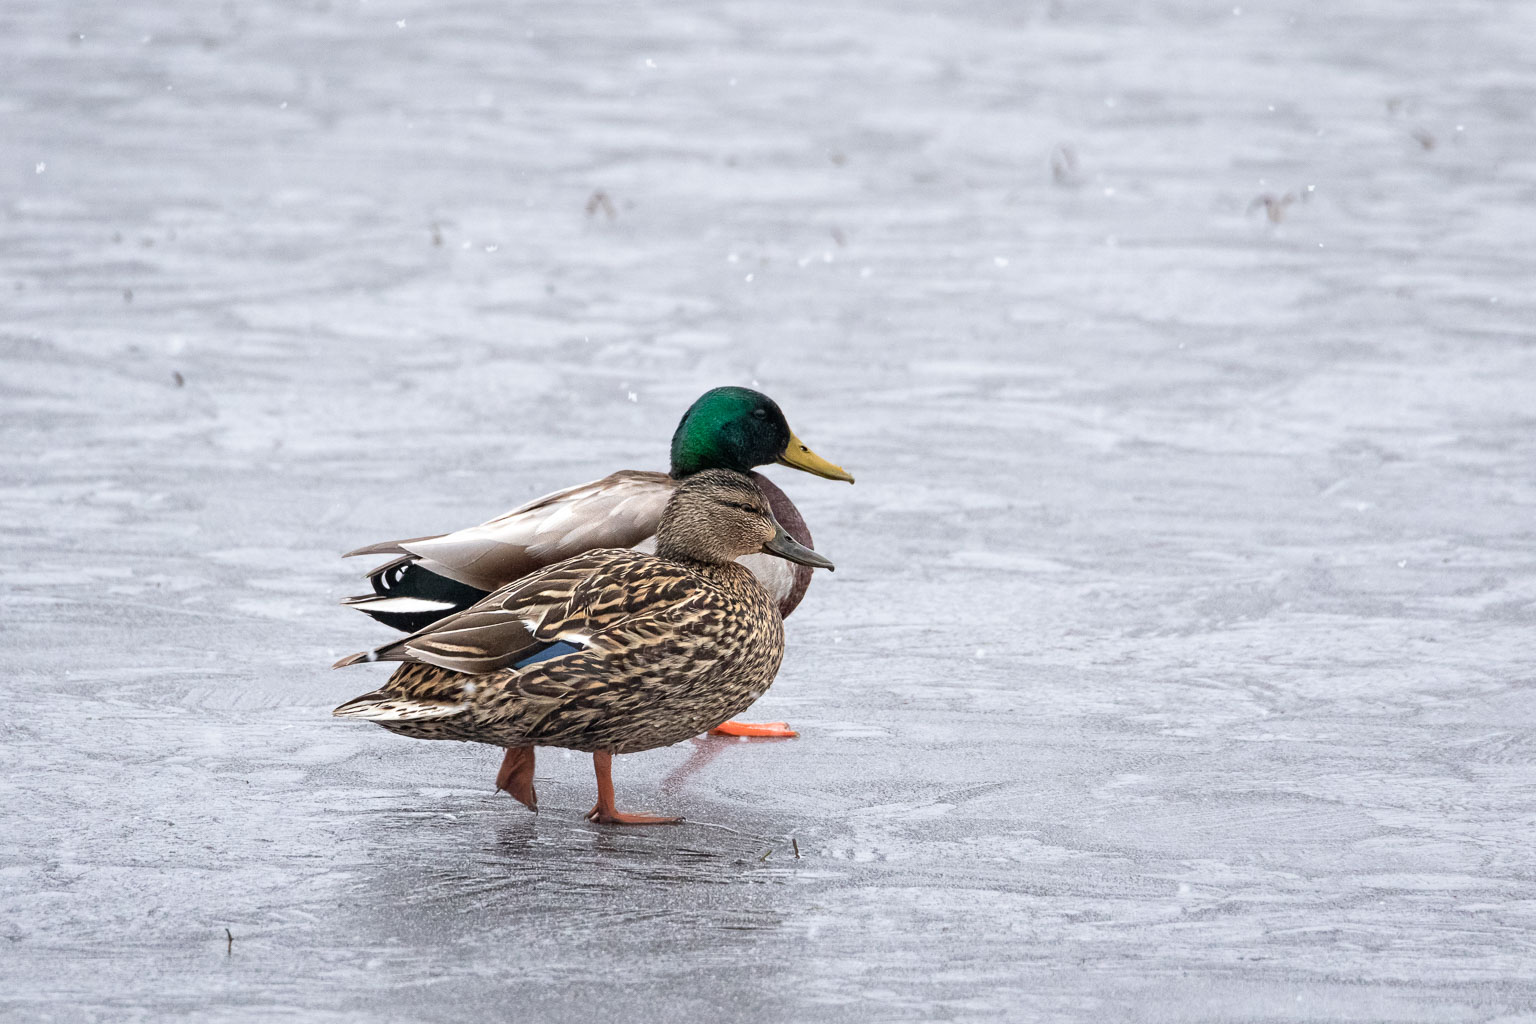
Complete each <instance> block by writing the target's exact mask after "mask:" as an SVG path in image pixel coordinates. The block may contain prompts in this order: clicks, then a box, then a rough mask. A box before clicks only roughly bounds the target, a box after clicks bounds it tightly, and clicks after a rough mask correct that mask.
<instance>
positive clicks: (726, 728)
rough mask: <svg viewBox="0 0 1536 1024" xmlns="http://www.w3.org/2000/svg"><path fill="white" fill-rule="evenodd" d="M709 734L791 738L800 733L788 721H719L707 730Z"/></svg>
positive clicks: (779, 738)
mask: <svg viewBox="0 0 1536 1024" xmlns="http://www.w3.org/2000/svg"><path fill="white" fill-rule="evenodd" d="M709 734H710V735H711V736H756V737H762V738H767V739H776V740H791V739H794V738H795V737H796V736H799V735H800V734H799V733H798V732H795V730H793V729H791V728H790V727H789V723H788V722H735V721H732V722H721V723H720V724H719V725H717V726H715V727H714V728H713V729H711V730H709Z"/></svg>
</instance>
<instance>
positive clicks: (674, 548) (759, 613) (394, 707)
mask: <svg viewBox="0 0 1536 1024" xmlns="http://www.w3.org/2000/svg"><path fill="white" fill-rule="evenodd" d="M759 552H760V553H763V554H767V555H772V556H776V557H778V558H782V559H788V560H789V561H792V562H796V563H798V564H800V565H803V566H806V567H807V568H810V567H812V566H820V567H823V568H827V569H830V568H832V563H831V562H829V561H827V560H826V559H825V558H823V557H822V556H821V555H818V554H817V553H816V552H814V551H812V550H810V549H809V548H807V547H805V546H804V545H802V544H800V543H799V542H798V541H796V540H795V539H794V538H792V537H790V536H789V534H788V533H787V532H786V530H785V529H784V527H782V526H781V525H779V523H778V522H777V521H776V520H775V519H774V516H773V511H772V509H771V507H770V503H769V501H768V500H767V498H766V497H765V496H764V495H763V494H762V492H761V491H760V490H759V489H758V487H757V486H756V485H755V484H754V483H753V482H752V480H751V479H750V478H749V477H747V476H744V475H742V474H740V473H734V472H731V471H729V470H719V469H714V470H706V471H704V472H701V473H695V474H692V475H690V476H689V477H688V478H687V479H685V480H683V481H682V482H681V483H679V484H677V485H676V487H675V488H673V489H672V493H671V495H670V497H669V498H668V499H667V503H666V506H665V508H664V509H663V511H662V514H661V522H660V525H659V528H658V530H657V536H656V553H655V554H647V553H645V552H640V551H633V550H628V549H622V548H619V549H614V548H604V549H600V550H596V551H588V552H585V553H584V554H579V555H576V556H575V557H574V558H568V559H566V560H565V561H563V562H559V563H557V564H555V565H552V566H549V567H547V568H544V569H540V570H539V571H537V572H534V573H532V574H531V575H528V576H525V577H523V578H522V579H519V580H517V581H515V582H513V583H510V584H508V585H507V586H504V587H502V588H501V589H500V590H497V591H496V592H495V593H493V594H491V595H490V596H489V597H487V598H485V599H484V600H483V601H481V602H479V603H478V604H476V605H475V606H474V607H472V608H470V609H468V610H466V611H462V612H458V613H456V614H454V615H451V616H449V617H448V618H446V619H443V620H441V621H439V622H436V623H434V624H432V625H431V626H428V627H427V628H426V629H424V630H422V631H421V632H419V633H415V634H413V635H411V636H408V637H406V638H405V639H403V640H398V641H395V642H394V643H391V644H386V645H385V646H383V647H380V648H378V649H376V650H374V651H372V652H370V653H366V654H354V655H352V656H351V657H348V658H343V659H342V660H341V661H339V662H337V663H336V667H338V668H340V667H342V666H343V665H354V664H357V663H358V662H363V661H399V662H404V664H403V665H401V666H400V668H398V669H396V670H395V674H394V675H393V676H391V677H390V680H389V682H388V683H386V684H385V685H384V687H383V688H381V689H379V690H375V691H374V692H372V693H366V694H364V695H363V696H361V697H357V698H354V699H353V700H349V701H347V703H345V704H343V705H342V706H341V707H339V708H337V709H336V711H335V714H336V715H337V716H338V717H342V718H362V719H366V720H368V721H372V722H377V723H378V724H379V725H382V726H383V727H384V728H386V729H389V730H390V731H391V732H397V733H400V734H402V735H405V736H415V737H417V738H420V739H453V740H473V741H477V742H480V743H491V744H494V745H496V746H500V747H505V748H507V754H506V759H505V762H504V764H503V766H502V773H501V777H500V778H499V779H498V783H499V784H500V785H501V787H502V788H504V789H506V790H508V791H509V792H510V793H511V794H512V795H513V796H514V797H516V798H517V799H518V800H520V801H522V802H523V803H524V804H526V805H527V806H528V807H529V808H531V809H534V810H537V809H538V799H537V795H536V794H535V793H534V789H533V748H534V747H539V746H544V747H567V748H570V749H573V750H586V751H591V752H592V755H593V758H592V760H593V765H594V767H595V768H596V770H597V804H596V806H594V807H593V808H592V810H591V811H590V812H588V814H587V817H588V818H589V819H593V820H596V821H599V822H603V823H607V824H621V825H644V824H656V823H664V822H672V821H680V820H682V819H680V818H659V817H652V816H649V815H641V814H624V813H622V812H620V811H619V810H617V809H616V808H615V807H614V803H613V777H612V762H613V755H614V754H629V753H635V752H638V751H642V750H652V749H654V748H656V747H664V746H668V745H670V744H673V743H677V742H680V741H682V740H685V739H687V738H689V737H690V736H696V735H698V734H699V733H701V732H705V731H707V730H709V729H712V728H714V727H715V726H716V725H719V724H720V723H721V722H723V721H725V720H726V719H727V718H730V717H731V716H732V715H734V714H737V713H738V712H740V711H742V710H743V709H745V708H747V707H749V706H750V705H751V704H752V702H753V701H755V700H757V699H758V698H759V697H761V696H762V695H763V693H764V691H766V690H767V689H768V687H769V685H770V684H771V683H772V682H773V677H774V675H775V674H776V673H777V672H778V670H779V662H780V660H781V659H782V658H783V656H784V626H783V623H782V620H781V619H780V617H779V610H778V607H777V605H776V603H775V601H774V600H773V598H772V597H770V595H769V594H768V593H767V591H766V590H765V589H764V588H763V586H762V584H761V583H760V582H758V580H757V578H756V577H755V576H754V575H753V573H752V572H750V571H749V570H748V569H747V568H746V567H745V566H742V565H740V564H738V563H737V561H736V559H738V558H740V557H741V556H742V555H746V554H752V553H759Z"/></svg>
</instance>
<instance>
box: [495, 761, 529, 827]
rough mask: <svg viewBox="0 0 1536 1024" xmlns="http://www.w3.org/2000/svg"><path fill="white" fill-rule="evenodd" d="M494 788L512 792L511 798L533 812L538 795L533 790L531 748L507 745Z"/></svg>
mask: <svg viewBox="0 0 1536 1024" xmlns="http://www.w3.org/2000/svg"><path fill="white" fill-rule="evenodd" d="M496 788H497V789H504V790H506V791H507V792H508V793H511V794H512V799H514V800H516V801H517V802H518V803H520V804H522V805H523V806H524V807H526V808H528V809H529V810H530V811H533V812H535V813H537V812H538V809H539V795H538V794H537V793H535V792H534V791H533V748H532V747H509V748H507V756H506V757H504V758H502V759H501V771H499V772H497V773H496Z"/></svg>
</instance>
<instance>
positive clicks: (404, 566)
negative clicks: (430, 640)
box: [342, 548, 486, 633]
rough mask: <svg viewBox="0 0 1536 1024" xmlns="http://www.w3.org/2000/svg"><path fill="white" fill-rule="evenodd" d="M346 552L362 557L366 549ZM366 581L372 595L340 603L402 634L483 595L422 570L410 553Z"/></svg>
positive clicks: (415, 630) (384, 565)
mask: <svg viewBox="0 0 1536 1024" xmlns="http://www.w3.org/2000/svg"><path fill="white" fill-rule="evenodd" d="M350 553H351V554H366V553H369V549H367V548H363V549H359V550H358V551H354V552H350ZM368 582H369V583H371V584H373V593H371V594H362V595H359V596H357V597H349V598H347V599H346V600H344V601H342V604H344V605H347V606H348V607H351V608H356V609H357V610H358V611H360V612H362V613H364V614H365V615H371V616H372V617H373V618H374V619H376V620H377V621H379V622H382V623H383V624H384V625H386V626H388V627H390V628H391V629H398V630H400V631H401V632H402V633H418V632H420V631H421V630H423V629H426V628H427V627H428V626H430V625H432V623H434V622H436V621H437V620H439V619H442V618H446V617H447V616H449V615H452V614H454V613H455V612H461V611H463V610H464V609H466V608H468V607H470V606H471V605H473V604H475V602H477V601H479V600H480V599H481V598H482V597H484V596H485V595H486V591H484V590H480V589H479V588H477V587H471V586H470V585H469V584H467V583H460V582H459V581H458V580H451V579H449V578H448V577H446V576H440V575H438V574H437V573H435V572H433V571H432V570H430V569H427V568H424V567H423V566H422V565H421V563H420V562H419V561H417V559H416V556H415V555H410V554H406V555H401V556H400V557H399V558H396V559H394V560H393V561H390V562H385V563H384V564H383V565H381V566H379V567H378V568H377V569H374V570H373V571H372V572H370V573H369V574H368Z"/></svg>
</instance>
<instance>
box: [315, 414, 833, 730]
mask: <svg viewBox="0 0 1536 1024" xmlns="http://www.w3.org/2000/svg"><path fill="white" fill-rule="evenodd" d="M671 461H672V466H671V471H670V473H650V472H640V471H636V470H620V471H619V472H617V473H613V474H611V475H609V476H606V477H604V478H603V479H601V480H594V481H592V482H591V483H586V484H580V485H578V486H576V487H570V488H567V489H566V490H563V491H556V492H555V493H553V494H546V495H545V496H544V497H542V498H537V499H535V500H533V501H530V502H529V503H528V504H526V505H523V506H522V507H520V508H516V509H513V510H512V511H511V512H508V513H506V514H505V515H502V516H498V517H497V518H495V519H492V520H490V521H489V522H485V523H482V524H481V525H479V526H471V527H468V528H466V529H463V530H458V531H456V532H454V533H445V534H442V535H441V536H436V537H418V538H416V539H414V540H400V541H388V542H385V543H382V544H370V545H369V546H367V547H363V548H358V549H357V550H356V551H351V552H348V554H347V557H351V556H352V555H394V556H396V557H395V558H394V559H393V560H391V561H389V562H386V563H385V564H383V565H381V566H379V567H378V568H376V569H374V570H373V571H372V572H370V573H369V574H368V579H369V581H370V582H371V583H372V584H373V590H374V592H373V593H372V594H367V595H364V596H362V597H352V598H348V599H347V601H346V602H345V603H347V604H349V605H351V606H353V607H355V608H358V609H360V610H361V611H364V612H367V613H368V614H369V615H371V616H373V617H374V618H375V619H377V620H379V621H380V622H382V623H384V624H385V625H386V626H392V627H394V628H395V629H401V630H404V631H406V632H414V631H416V630H420V629H425V628H426V627H427V626H429V625H431V624H432V623H434V622H436V621H438V620H439V619H441V618H443V617H444V616H447V615H452V614H454V613H455V612H460V611H463V610H464V609H466V608H468V607H470V606H471V605H473V604H474V603H475V602H476V601H479V600H481V599H482V598H484V597H485V595H486V594H487V593H489V592H490V591H493V590H495V589H497V588H498V587H502V586H505V585H506V584H508V583H511V582H513V581H514V580H518V579H521V578H522V577H524V576H527V575H528V574H529V573H531V572H534V571H536V570H538V569H541V568H543V567H544V566H547V565H552V564H554V563H555V562H558V561H560V560H561V559H564V558H569V557H571V556H572V555H575V554H579V553H580V552H583V551H590V550H592V549H594V548H630V547H638V548H640V549H641V550H648V549H651V548H650V546H651V544H652V543H653V538H654V536H655V534H656V527H657V524H658V523H659V522H660V521H661V513H662V509H663V507H665V505H666V503H667V499H668V498H669V497H670V496H671V495H672V493H673V491H674V489H675V488H676V487H677V486H678V484H679V482H680V481H682V480H686V479H687V478H688V477H690V476H692V475H693V474H695V473H699V472H701V471H703V470H707V469H729V470H734V471H736V472H738V473H745V474H747V475H749V476H751V477H752V479H753V481H754V482H755V483H756V484H757V486H758V487H759V488H760V489H761V490H762V491H763V493H764V495H766V496H767V499H768V502H769V505H770V507H771V508H772V510H773V514H774V516H775V517H776V518H777V520H778V522H780V523H782V524H783V526H784V530H785V532H786V533H788V534H789V535H790V536H791V537H792V538H794V539H795V540H796V541H798V542H799V543H800V544H802V545H803V546H805V547H810V546H811V545H812V540H811V532H810V530H809V529H807V528H806V525H805V520H804V519H802V518H801V516H800V513H799V511H798V510H797V509H796V508H795V506H794V503H793V502H791V501H790V500H789V498H788V497H786V496H785V494H784V492H783V491H781V490H779V489H778V488H777V487H775V486H774V485H773V483H772V481H770V480H769V479H768V478H767V477H765V476H763V475H762V474H760V473H754V472H753V471H752V470H753V467H755V466H766V465H768V464H769V463H772V462H778V463H781V464H783V465H786V466H793V467H794V468H796V469H801V470H804V471H805V472H807V473H813V474H815V475H816V476H821V477H826V478H828V479H830V480H846V481H848V482H849V483H852V482H853V477H852V476H850V475H849V474H848V473H847V472H846V471H845V470H843V468H842V467H840V466H834V465H833V464H832V463H830V462H828V461H827V460H826V459H823V458H822V457H821V456H819V455H817V454H816V453H815V452H813V451H811V449H810V448H809V447H807V446H806V445H805V443H804V442H803V441H801V440H800V439H799V438H798V437H796V436H795V433H794V431H792V430H790V429H789V424H788V423H787V422H786V421H785V419H784V413H783V412H781V411H780V409H779V407H778V405H777V404H776V403H775V402H774V401H773V399H771V398H769V397H768V396H767V395H764V394H762V393H760V392H757V391H753V390H751V389H750V388H735V387H727V388H715V389H713V390H711V391H706V392H705V393H704V394H703V395H702V396H701V397H700V398H699V399H698V400H697V401H696V402H694V403H693V405H691V406H690V407H689V408H688V411H687V412H686V413H684V414H683V418H682V420H681V421H680V422H679V423H678V425H677V430H676V431H675V432H674V433H673V435H672V460H671ZM742 561H743V563H744V564H745V565H747V566H748V568H750V569H751V570H752V571H753V572H754V573H755V574H756V575H757V578H758V580H759V581H760V582H761V583H762V584H763V586H764V588H766V589H767V591H768V593H769V594H770V595H771V596H772V597H773V598H774V600H775V601H776V602H777V604H778V607H779V614H780V615H781V616H787V615H789V613H790V612H792V611H794V609H795V606H796V605H798V604H799V603H800V599H801V598H802V597H804V596H805V590H806V587H808V586H809V585H810V582H811V570H810V569H809V568H808V567H806V566H803V565H800V566H790V565H786V564H785V563H784V561H782V560H781V559H777V558H770V557H764V556H760V555H755V554H754V555H748V556H747V557H745V558H744V559H742ZM718 731H720V732H725V733H728V734H731V735H743V736H793V735H794V733H793V732H792V731H790V730H789V729H788V727H787V726H785V725H784V723H782V722H774V723H770V724H768V725H749V724H747V723H740V722H727V723H724V724H723V725H722V727H721V729H720V730H718Z"/></svg>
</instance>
